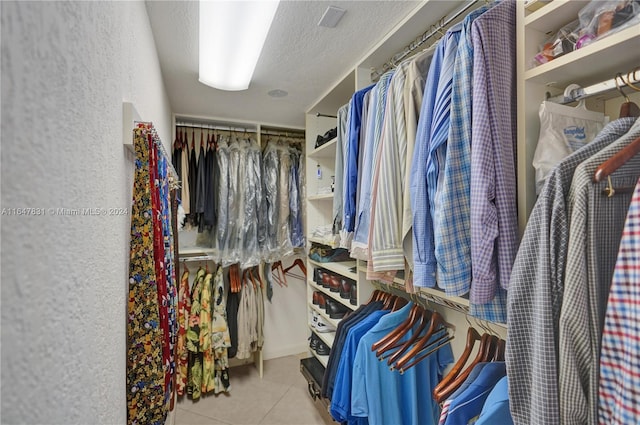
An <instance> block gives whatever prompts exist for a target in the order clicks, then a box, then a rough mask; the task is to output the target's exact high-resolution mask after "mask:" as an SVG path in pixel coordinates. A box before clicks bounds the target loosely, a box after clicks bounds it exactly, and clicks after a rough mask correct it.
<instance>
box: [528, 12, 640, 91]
mask: <svg viewBox="0 0 640 425" xmlns="http://www.w3.org/2000/svg"><path fill="white" fill-rule="evenodd" d="M553 3H555V2H553ZM553 3H552V4H553ZM540 10H543V9H540ZM638 51H640V24H639V25H634V26H632V27H629V28H626V29H624V30H622V31H619V32H617V33H615V34H613V35H610V36H609V37H605V38H603V39H602V40H598V41H596V42H594V43H592V44H590V45H588V46H586V47H584V48H582V49H579V50H575V51H573V52H571V53H567V54H566V55H564V56H561V57H559V58H558V59H554V60H552V61H551V62H548V63H545V64H542V65H540V66H537V67H535V68H533V69H530V70H528V71H526V72H525V73H524V78H525V80H526V81H527V82H533V83H537V84H550V83H554V84H555V85H556V86H557V87H560V88H564V87H565V86H567V85H568V84H571V83H578V84H581V85H589V84H593V83H597V82H598V81H602V80H606V79H610V78H614V77H615V74H616V73H618V72H623V73H624V72H628V71H629V70H631V69H633V68H634V67H636V66H638V58H637V55H635V54H634V53H633V52H638ZM604 52H606V57H607V59H606V60H603V56H602V53H604ZM527 60H528V59H527Z"/></svg>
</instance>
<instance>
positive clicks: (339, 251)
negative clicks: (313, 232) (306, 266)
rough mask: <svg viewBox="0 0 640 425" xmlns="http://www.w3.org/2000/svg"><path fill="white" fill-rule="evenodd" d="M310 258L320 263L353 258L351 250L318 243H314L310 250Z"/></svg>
mask: <svg viewBox="0 0 640 425" xmlns="http://www.w3.org/2000/svg"><path fill="white" fill-rule="evenodd" d="M309 258H311V259H312V260H313V261H317V262H319V263H336V262H340V261H349V260H351V257H350V256H349V251H347V250H346V249H344V248H329V247H327V246H325V245H320V244H316V243H314V244H312V246H311V249H310V250H309Z"/></svg>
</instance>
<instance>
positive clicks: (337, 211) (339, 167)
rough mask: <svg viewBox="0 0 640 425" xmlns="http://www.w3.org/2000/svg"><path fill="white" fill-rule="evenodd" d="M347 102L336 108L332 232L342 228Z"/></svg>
mask: <svg viewBox="0 0 640 425" xmlns="http://www.w3.org/2000/svg"><path fill="white" fill-rule="evenodd" d="M348 118H349V104H346V105H343V106H342V107H341V108H340V109H338V118H337V123H338V128H337V135H338V140H336V162H335V168H334V170H335V183H334V185H333V234H334V235H337V234H339V232H340V229H342V193H343V190H342V188H343V187H344V181H343V176H344V151H345V145H346V140H347V135H348V130H349V127H348V125H349V120H348Z"/></svg>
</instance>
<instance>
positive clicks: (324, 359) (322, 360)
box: [309, 349, 329, 367]
mask: <svg viewBox="0 0 640 425" xmlns="http://www.w3.org/2000/svg"><path fill="white" fill-rule="evenodd" d="M309 351H310V352H311V354H313V356H314V357H315V358H316V359H318V361H319V362H320V363H322V366H324V367H327V364H329V356H328V355H327V356H321V355H320V354H318V353H316V352H315V351H313V350H312V349H309Z"/></svg>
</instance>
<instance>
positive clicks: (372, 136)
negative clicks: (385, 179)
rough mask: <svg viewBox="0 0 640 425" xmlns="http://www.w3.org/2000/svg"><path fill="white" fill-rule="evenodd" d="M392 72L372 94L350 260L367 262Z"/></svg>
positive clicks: (383, 78)
mask: <svg viewBox="0 0 640 425" xmlns="http://www.w3.org/2000/svg"><path fill="white" fill-rule="evenodd" d="M392 76H393V71H389V72H387V73H385V74H384V75H382V77H380V80H378V82H377V83H376V85H375V86H374V88H373V89H372V90H371V92H370V93H371V96H370V99H369V101H370V105H369V111H368V116H367V123H366V127H365V142H364V144H365V149H364V152H363V158H362V179H361V184H360V199H359V201H358V220H357V223H356V229H355V232H354V237H353V243H352V245H351V256H352V257H353V258H359V259H362V260H368V252H369V249H368V248H369V225H370V223H371V205H372V204H371V190H372V186H373V171H374V166H375V164H377V162H375V161H374V159H375V153H376V150H377V148H378V145H379V144H380V139H381V135H382V121H383V117H384V108H385V104H386V99H387V92H388V89H389V82H390V81H391V77H392Z"/></svg>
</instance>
